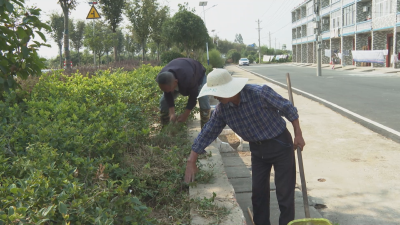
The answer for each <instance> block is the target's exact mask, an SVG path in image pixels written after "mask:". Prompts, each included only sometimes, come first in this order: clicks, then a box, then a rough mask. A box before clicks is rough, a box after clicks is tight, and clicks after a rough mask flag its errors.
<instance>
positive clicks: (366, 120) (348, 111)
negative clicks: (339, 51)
mask: <svg viewBox="0 0 400 225" xmlns="http://www.w3.org/2000/svg"><path fill="white" fill-rule="evenodd" d="M243 70H246V69H243ZM246 71H247V72H249V73H252V74H255V75H257V76H260V77H262V78H265V79H267V80H270V81H272V82H274V83H278V84H280V85H283V86H285V87H287V85H286V84H284V83H281V82H279V81H276V80H273V79H271V78H268V77H265V76H263V75H261V74H259V73H255V72H251V71H249V70H246ZM292 89H293V90H296V91H298V92H300V93H302V94H305V95H308V96H310V97H313V98H315V99H318V100H319V101H321V102H324V103H326V104H328V105H331V106H333V107H335V108H337V109H340V110H342V111H343V112H346V113H348V114H350V115H352V116H354V117H357V118H358V119H361V120H364V121H365V122H367V123H370V124H372V125H374V126H377V127H379V128H381V129H383V130H386V131H388V132H390V133H392V134H394V135H397V136H399V137H400V132H398V131H396V130H394V129H392V128H390V127H387V126H385V125H382V124H380V123H377V122H375V121H373V120H370V119H368V118H366V117H363V116H361V115H358V114H357V113H355V112H352V111H350V110H348V109H346V108H343V107H341V106H339V105H336V104H335V103H332V102H329V101H327V100H325V99H322V98H320V97H317V96H315V95H313V94H310V93H307V92H305V91H302V90H299V89H297V88H294V87H292Z"/></svg>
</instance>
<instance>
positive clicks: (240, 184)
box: [225, 168, 276, 193]
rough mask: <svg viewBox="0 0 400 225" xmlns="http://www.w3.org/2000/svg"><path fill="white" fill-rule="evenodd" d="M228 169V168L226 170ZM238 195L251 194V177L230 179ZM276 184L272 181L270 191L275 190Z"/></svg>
mask: <svg viewBox="0 0 400 225" xmlns="http://www.w3.org/2000/svg"><path fill="white" fill-rule="evenodd" d="M225 169H226V168H225ZM229 182H230V183H231V184H232V186H233V188H234V189H235V192H236V193H243V192H251V182H252V181H251V177H249V178H232V179H229ZM275 189H276V187H275V183H274V182H273V181H270V190H275Z"/></svg>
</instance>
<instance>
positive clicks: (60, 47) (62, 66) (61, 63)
mask: <svg viewBox="0 0 400 225" xmlns="http://www.w3.org/2000/svg"><path fill="white" fill-rule="evenodd" d="M58 48H59V49H60V67H61V69H62V68H64V65H63V61H62V58H63V57H62V46H61V45H58Z"/></svg>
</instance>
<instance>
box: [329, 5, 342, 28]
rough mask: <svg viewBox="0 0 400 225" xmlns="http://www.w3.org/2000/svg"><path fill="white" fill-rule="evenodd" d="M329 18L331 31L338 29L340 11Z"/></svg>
mask: <svg viewBox="0 0 400 225" xmlns="http://www.w3.org/2000/svg"><path fill="white" fill-rule="evenodd" d="M331 17H332V29H335V28H340V21H341V20H340V17H341V11H340V10H338V11H336V12H333V13H332V15H331Z"/></svg>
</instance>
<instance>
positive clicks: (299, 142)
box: [292, 119, 306, 151]
mask: <svg viewBox="0 0 400 225" xmlns="http://www.w3.org/2000/svg"><path fill="white" fill-rule="evenodd" d="M292 125H293V130H294V141H293V148H294V149H297V147H300V148H301V150H302V151H303V148H304V146H305V145H306V143H305V142H304V138H303V134H302V132H301V128H300V122H299V119H295V120H293V121H292Z"/></svg>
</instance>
